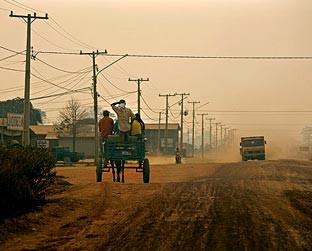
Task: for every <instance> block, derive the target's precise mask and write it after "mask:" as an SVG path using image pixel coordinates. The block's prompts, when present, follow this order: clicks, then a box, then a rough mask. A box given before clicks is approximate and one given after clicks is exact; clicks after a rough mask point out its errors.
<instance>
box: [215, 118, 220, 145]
mask: <svg viewBox="0 0 312 251" xmlns="http://www.w3.org/2000/svg"><path fill="white" fill-rule="evenodd" d="M214 124H215V125H216V141H215V148H216V150H217V148H218V125H220V124H221V122H218V123H214Z"/></svg>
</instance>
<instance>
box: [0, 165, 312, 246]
mask: <svg viewBox="0 0 312 251" xmlns="http://www.w3.org/2000/svg"><path fill="white" fill-rule="evenodd" d="M57 171H58V175H59V176H61V179H60V180H59V182H58V184H57V185H56V186H54V188H53V190H52V192H53V193H52V194H50V195H49V196H48V203H47V204H45V205H43V206H42V207H40V208H38V210H37V211H34V212H31V213H28V214H27V215H25V216H20V217H18V218H16V219H10V220H9V219H7V220H5V221H4V223H2V224H1V225H0V236H1V237H0V241H1V242H0V250H300V251H301V250H312V163H311V162H304V161H294V160H276V161H261V162H260V161H248V162H244V163H242V162H237V163H235V162H234V163H207V164H200V163H196V164H191V163H188V164H182V165H174V164H162V165H159V164H153V161H152V163H151V183H150V184H142V175H141V174H136V173H135V171H134V170H126V183H125V184H121V183H113V182H112V179H111V174H107V173H106V174H104V176H103V182H102V183H96V182H95V168H94V167H86V166H80V167H57ZM62 177H63V178H62ZM67 182H69V183H70V184H71V185H69V184H68V183H67Z"/></svg>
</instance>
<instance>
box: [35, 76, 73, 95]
mask: <svg viewBox="0 0 312 251" xmlns="http://www.w3.org/2000/svg"><path fill="white" fill-rule="evenodd" d="M30 74H31V75H32V76H34V77H35V78H38V79H40V80H42V81H44V82H46V83H49V84H51V85H53V86H56V87H58V88H60V89H64V90H66V91H71V90H70V89H68V88H65V87H63V86H60V85H57V84H55V83H53V82H51V81H48V80H47V79H43V78H40V77H38V76H37V75H35V74H33V73H30Z"/></svg>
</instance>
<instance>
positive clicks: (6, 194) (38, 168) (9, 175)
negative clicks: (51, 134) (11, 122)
mask: <svg viewBox="0 0 312 251" xmlns="http://www.w3.org/2000/svg"><path fill="white" fill-rule="evenodd" d="M54 166H55V160H54V157H53V156H52V155H51V153H50V152H49V151H48V150H47V149H42V148H33V147H26V148H24V147H20V146H19V147H9V148H5V147H0V215H1V214H2V215H3V214H7V213H14V212H18V211H21V210H24V209H25V208H29V207H31V206H33V205H35V203H36V202H38V201H42V200H44V199H45V191H46V189H47V188H48V187H49V186H50V185H51V184H52V183H53V182H54V180H55V175H56V173H55V172H54V171H53V170H52V169H53V167H54Z"/></svg>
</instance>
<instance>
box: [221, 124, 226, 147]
mask: <svg viewBox="0 0 312 251" xmlns="http://www.w3.org/2000/svg"><path fill="white" fill-rule="evenodd" d="M223 126H225V125H220V129H221V140H220V146H222V145H223Z"/></svg>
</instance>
